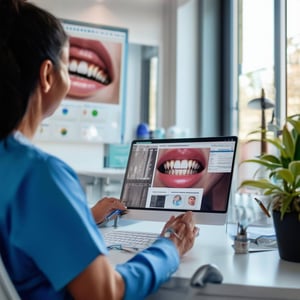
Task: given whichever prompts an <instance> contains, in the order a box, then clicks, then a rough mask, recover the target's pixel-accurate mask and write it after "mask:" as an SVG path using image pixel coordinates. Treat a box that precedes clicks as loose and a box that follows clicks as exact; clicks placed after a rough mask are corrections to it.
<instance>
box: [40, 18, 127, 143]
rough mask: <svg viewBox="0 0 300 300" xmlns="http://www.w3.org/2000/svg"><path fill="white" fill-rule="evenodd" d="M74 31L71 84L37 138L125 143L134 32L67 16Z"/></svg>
mask: <svg viewBox="0 0 300 300" xmlns="http://www.w3.org/2000/svg"><path fill="white" fill-rule="evenodd" d="M61 21H62V24H63V26H64V28H65V30H66V32H67V33H68V35H69V41H70V52H69V75H70V80H71V87H70V90H69V92H68V94H67V96H66V98H65V99H64V100H63V101H62V103H61V105H60V107H59V108H58V109H57V110H56V112H55V113H54V114H53V116H51V117H50V118H47V119H46V120H45V121H44V122H43V123H42V126H41V130H39V131H38V133H37V136H36V139H38V140H46V141H55V142H57V141H64V142H71V141H76V142H81V141H83V142H91V143H93V142H101V143H120V142H122V138H123V136H124V129H125V126H124V124H125V111H124V107H125V95H126V89H125V87H126V66H127V48H128V30H127V29H124V28H117V27H111V26H104V25H96V24H89V23H83V22H77V21H71V20H61Z"/></svg>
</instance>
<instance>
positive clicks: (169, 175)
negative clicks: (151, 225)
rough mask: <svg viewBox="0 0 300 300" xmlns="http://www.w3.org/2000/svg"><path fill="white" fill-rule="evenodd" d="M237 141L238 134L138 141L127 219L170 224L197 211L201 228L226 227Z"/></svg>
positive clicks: (126, 183) (127, 179)
mask: <svg viewBox="0 0 300 300" xmlns="http://www.w3.org/2000/svg"><path fill="white" fill-rule="evenodd" d="M237 142H238V138H237V137H236V136H223V137H200V138H179V139H178V138H172V139H149V140H134V141H132V144H131V149H130V153H129V158H128V163H127V168H126V172H125V176H124V180H123V187H122V191H121V200H122V201H123V202H124V204H125V205H126V206H127V208H128V211H127V214H125V215H123V216H122V218H124V219H133V220H143V221H146V220H148V221H163V222H165V221H167V220H168V219H169V218H170V216H171V215H179V214H182V213H184V212H186V211H193V213H194V216H195V221H196V223H197V224H213V225H221V224H225V222H226V217H227V211H228V205H229V199H230V190H231V184H232V178H233V169H234V161H235V156H236V149H237Z"/></svg>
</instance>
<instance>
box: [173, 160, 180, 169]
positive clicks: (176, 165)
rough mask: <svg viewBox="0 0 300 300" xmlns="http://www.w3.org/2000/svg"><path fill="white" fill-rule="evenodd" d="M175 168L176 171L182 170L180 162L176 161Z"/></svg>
mask: <svg viewBox="0 0 300 300" xmlns="http://www.w3.org/2000/svg"><path fill="white" fill-rule="evenodd" d="M174 168H175V169H180V160H175V163H174Z"/></svg>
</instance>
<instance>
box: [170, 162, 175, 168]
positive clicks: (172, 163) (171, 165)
mask: <svg viewBox="0 0 300 300" xmlns="http://www.w3.org/2000/svg"><path fill="white" fill-rule="evenodd" d="M170 168H171V169H173V168H174V160H171V161H170Z"/></svg>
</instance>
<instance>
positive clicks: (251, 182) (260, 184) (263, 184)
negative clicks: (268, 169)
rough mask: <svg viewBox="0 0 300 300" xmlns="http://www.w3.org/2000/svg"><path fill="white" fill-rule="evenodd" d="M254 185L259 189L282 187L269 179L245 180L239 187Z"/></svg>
mask: <svg viewBox="0 0 300 300" xmlns="http://www.w3.org/2000/svg"><path fill="white" fill-rule="evenodd" d="M247 186H248V187H254V188H259V189H263V190H266V189H272V190H278V189H279V190H280V188H279V187H278V186H277V185H275V184H273V183H271V182H270V181H268V180H267V179H259V180H244V181H243V182H242V183H241V184H240V186H239V189H240V188H242V187H247Z"/></svg>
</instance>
